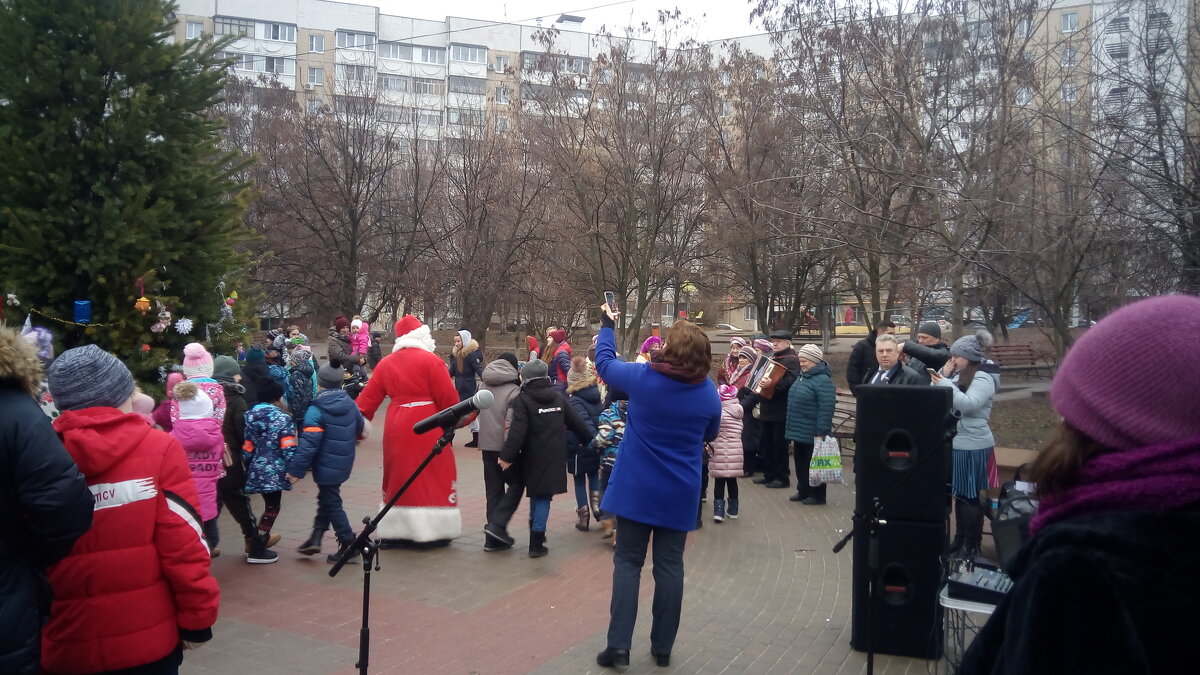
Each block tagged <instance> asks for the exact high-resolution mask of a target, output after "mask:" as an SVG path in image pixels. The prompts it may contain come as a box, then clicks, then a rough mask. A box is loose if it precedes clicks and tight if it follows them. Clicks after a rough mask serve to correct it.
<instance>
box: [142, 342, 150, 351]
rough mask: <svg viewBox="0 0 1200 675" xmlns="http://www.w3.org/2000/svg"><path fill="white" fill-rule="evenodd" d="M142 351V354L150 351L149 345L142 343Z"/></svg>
mask: <svg viewBox="0 0 1200 675" xmlns="http://www.w3.org/2000/svg"><path fill="white" fill-rule="evenodd" d="M142 351H144V352H148V351H150V345H148V344H144V343H143V344H142Z"/></svg>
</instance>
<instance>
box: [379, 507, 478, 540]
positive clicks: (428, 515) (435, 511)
mask: <svg viewBox="0 0 1200 675" xmlns="http://www.w3.org/2000/svg"><path fill="white" fill-rule="evenodd" d="M379 508H380V510H382V509H383V504H382V503H381V504H380V505H379ZM376 532H378V533H379V537H380V538H381V539H408V540H409V541H418V542H423V541H438V540H440V539H454V538H455V537H457V536H459V535H460V534H462V513H461V512H460V511H459V510H458V507H454V506H394V507H392V510H391V511H388V512H387V515H386V516H384V517H383V520H381V521H379V529H378V530H376Z"/></svg>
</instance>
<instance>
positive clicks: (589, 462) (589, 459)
mask: <svg viewBox="0 0 1200 675" xmlns="http://www.w3.org/2000/svg"><path fill="white" fill-rule="evenodd" d="M567 401H568V402H569V403H570V404H571V407H572V408H574V409H575V412H576V414H578V415H579V418H580V419H582V420H583V423H584V424H586V425H587V426H588V429H590V430H591V432H590V433H589V434H588V435H587V437H585V438H583V439H580V437H579V435H578V434H576V433H575V432H574V431H571V430H569V429H568V430H567V471H570V472H571V473H573V474H575V475H581V474H588V473H591V472H593V471H599V470H600V453H599V452H598V451H597V450H596V449H595V448H594V447H592V439H593V438H595V436H596V431H597V430H598V429H599V427H600V413H601V412H603V410H604V408H602V407H600V388H599V387H597V386H596V385H592V386H590V387H584V388H583V389H580V390H579V391H576V392H573V393H572V394H571V396H570V398H568V399H567Z"/></svg>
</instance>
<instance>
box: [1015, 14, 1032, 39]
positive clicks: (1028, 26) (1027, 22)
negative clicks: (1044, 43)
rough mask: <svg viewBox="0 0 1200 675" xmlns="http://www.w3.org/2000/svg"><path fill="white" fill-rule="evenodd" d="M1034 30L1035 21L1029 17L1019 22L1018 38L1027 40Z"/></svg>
mask: <svg viewBox="0 0 1200 675" xmlns="http://www.w3.org/2000/svg"><path fill="white" fill-rule="evenodd" d="M1032 30H1033V20H1032V19H1030V18H1029V17H1025V18H1023V19H1018V20H1017V37H1019V38H1027V37H1029V33H1030V32H1032Z"/></svg>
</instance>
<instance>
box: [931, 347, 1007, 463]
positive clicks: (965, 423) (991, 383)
mask: <svg viewBox="0 0 1200 675" xmlns="http://www.w3.org/2000/svg"><path fill="white" fill-rule="evenodd" d="M959 374H960V373H955V374H954V375H953V377H944V378H942V379H941V380H940V381H938V383H937V384H936V385H934V386H941V387H950V388H951V389H953V390H954V404H953V405H952V406H951V407H953V408H954V410H957V411H958V412H959V414H961V415H962V416H961V417H959V419H958V433H957V434H956V435H955V436H954V441H953V442H952V443H951V445H953V446H954V449H955V450H983V449H985V448H992V447H995V446H996V439H995V438H994V437H993V436H992V429H991V427H989V426H988V420H989V419H991V417H992V398H993V397H994V396H995V395H996V390H997V389H999V388H1000V367H999V366H998V365H996V363H995V362H994V361H990V360H989V361H984V362H983V364H982V365H981V366H980V368H979V371H978V372H976V373H975V377H973V378H972V379H971V384H970V386H968V387H967V390H966V391H963V390H961V389H959V388H958V376H959Z"/></svg>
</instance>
